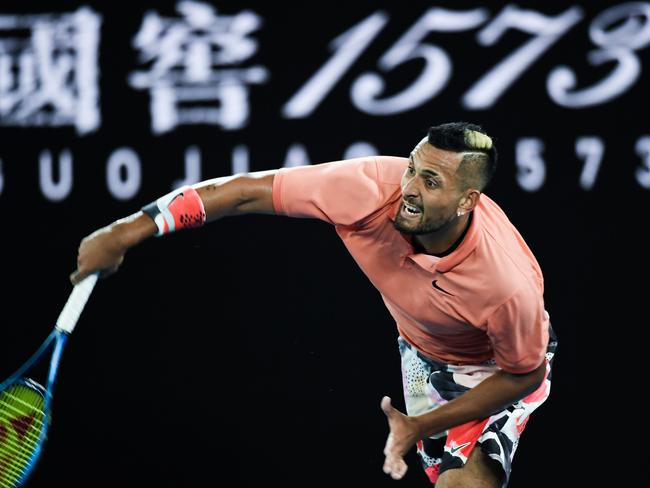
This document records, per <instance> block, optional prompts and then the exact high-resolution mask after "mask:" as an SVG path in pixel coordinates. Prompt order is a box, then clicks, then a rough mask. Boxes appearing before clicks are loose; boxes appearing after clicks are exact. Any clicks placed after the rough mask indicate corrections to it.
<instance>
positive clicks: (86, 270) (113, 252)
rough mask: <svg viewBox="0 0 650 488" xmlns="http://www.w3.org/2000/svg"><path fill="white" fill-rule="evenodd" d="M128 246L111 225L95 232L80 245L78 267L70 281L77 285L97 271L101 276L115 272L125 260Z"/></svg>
mask: <svg viewBox="0 0 650 488" xmlns="http://www.w3.org/2000/svg"><path fill="white" fill-rule="evenodd" d="M127 248H128V247H127V246H125V245H124V244H123V243H122V239H121V238H120V236H119V233H118V232H117V230H116V229H115V228H114V227H113V226H111V225H109V226H107V227H103V228H101V229H99V230H97V231H95V232H93V233H92V234H90V235H89V236H87V237H85V238H84V239H83V240H82V241H81V244H80V245H79V251H78V254H77V269H76V270H75V271H74V272H73V273H72V274H71V275H70V281H71V282H72V284H73V285H76V284H77V283H79V282H81V281H82V280H83V279H84V278H85V277H86V276H88V275H90V274H92V273H95V272H99V273H100V276H101V277H105V276H108V275H111V274H113V273H115V271H117V269H118V268H119V267H120V265H121V264H122V261H124V254H125V253H126V250H127Z"/></svg>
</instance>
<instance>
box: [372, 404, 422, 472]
mask: <svg viewBox="0 0 650 488" xmlns="http://www.w3.org/2000/svg"><path fill="white" fill-rule="evenodd" d="M381 409H382V410H383V411H384V413H385V414H386V418H387V419H388V427H389V429H390V433H389V434H388V439H387V440H386V447H385V448H384V456H386V458H385V460H384V473H386V474H388V475H390V476H391V478H393V479H394V480H400V479H402V478H403V477H404V475H405V474H406V470H407V469H408V466H407V465H406V461H405V460H404V456H405V455H406V453H407V452H408V451H409V449H411V448H412V447H413V446H414V445H415V443H416V442H417V441H418V440H420V439H419V438H420V432H419V429H418V426H417V423H416V421H415V419H414V418H413V417H408V416H407V415H404V414H403V413H402V412H400V411H399V410H397V409H396V408H395V407H393V406H392V405H391V403H390V398H389V397H384V398H382V400H381Z"/></svg>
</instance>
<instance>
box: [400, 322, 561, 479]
mask: <svg viewBox="0 0 650 488" xmlns="http://www.w3.org/2000/svg"><path fill="white" fill-rule="evenodd" d="M549 333H550V340H549V345H548V348H547V352H546V378H545V379H544V382H543V383H542V385H540V387H539V388H538V389H537V390H536V391H534V392H533V393H531V394H530V395H528V396H527V397H525V398H523V399H521V400H519V401H518V402H517V403H515V404H513V405H511V406H509V407H507V408H506V409H505V410H502V411H500V412H497V413H495V414H493V415H492V416H491V417H489V418H486V419H482V420H476V421H472V422H468V423H466V424H462V425H458V426H456V427H453V428H451V429H449V430H448V431H444V432H441V433H439V434H436V435H434V436H432V437H430V438H428V439H424V440H422V441H419V442H418V443H417V452H418V455H419V457H420V460H421V462H422V466H423V468H424V471H425V473H426V474H427V476H428V477H429V480H430V481H431V483H433V484H435V483H436V481H437V480H438V477H439V476H440V475H441V474H442V473H443V472H445V471H446V470H448V469H452V468H462V467H463V466H464V465H465V463H466V462H467V459H468V458H469V456H470V453H471V452H472V449H473V448H474V446H475V445H477V444H478V445H479V446H480V447H481V449H482V450H483V452H484V453H485V454H487V455H488V456H489V457H490V458H492V459H494V460H496V461H497V462H498V463H499V464H501V467H502V468H503V472H504V473H505V476H504V477H503V485H502V487H505V486H506V485H507V484H508V480H509V479H510V471H511V463H512V459H513V457H514V454H515V450H516V449H517V445H518V444H519V437H520V436H521V433H522V432H523V430H524V428H525V427H526V423H527V422H528V418H529V416H530V414H531V413H532V412H533V411H534V410H535V409H536V408H537V407H539V406H540V405H541V404H542V403H544V401H545V400H546V398H548V395H549V393H550V391H551V364H552V361H553V355H554V354H555V350H556V348H557V338H556V336H555V334H554V332H553V329H552V328H549ZM398 343H399V350H400V355H401V357H402V380H403V385H404V399H405V400H406V411H407V413H408V414H409V415H420V414H423V413H425V412H428V411H431V410H433V409H435V408H437V407H439V406H440V405H443V404H445V403H447V402H448V401H450V400H452V399H454V398H456V397H458V396H460V395H462V394H463V393H465V392H466V391H468V390H469V389H471V388H473V387H475V386H476V385H478V384H479V383H480V382H481V381H483V380H484V379H485V378H487V377H489V376H491V375H492V374H494V373H495V372H496V371H497V370H498V369H499V368H498V367H497V365H496V363H495V361H494V359H491V360H489V361H486V362H484V363H481V364H476V365H464V366H454V365H451V364H445V363H439V362H437V361H434V360H432V359H429V358H427V357H425V356H423V355H422V354H420V353H419V352H418V351H417V350H416V349H415V348H414V347H413V346H411V345H410V344H409V343H408V342H406V340H404V338H402V337H399V338H398Z"/></svg>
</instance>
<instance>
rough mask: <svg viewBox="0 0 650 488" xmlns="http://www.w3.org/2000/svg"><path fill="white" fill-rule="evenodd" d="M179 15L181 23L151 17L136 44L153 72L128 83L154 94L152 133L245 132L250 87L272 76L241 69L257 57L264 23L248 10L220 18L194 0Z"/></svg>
mask: <svg viewBox="0 0 650 488" xmlns="http://www.w3.org/2000/svg"><path fill="white" fill-rule="evenodd" d="M177 11H178V13H179V14H180V15H181V17H180V18H169V17H162V16H160V15H159V14H158V13H157V12H148V13H147V14H146V15H145V17H144V20H143V22H142V26H141V27H140V31H139V32H138V33H137V34H136V36H135V38H134V39H133V45H134V47H135V48H136V49H137V50H138V51H139V53H140V61H141V62H142V63H143V64H146V65H147V68H148V69H147V70H146V71H135V72H133V73H131V75H130V77H129V83H130V84H131V86H133V87H134V88H137V89H146V90H149V93H150V97H151V99H150V110H151V123H152V130H153V132H154V133H155V134H161V133H165V132H168V131H171V130H173V129H174V128H176V127H177V126H178V125H188V124H189V125H193V124H208V125H217V126H220V127H221V128H223V129H225V130H236V129H241V128H243V127H245V125H246V123H247V121H248V117H249V113H250V108H249V106H250V104H249V88H248V86H249V85H254V84H261V83H264V82H265V81H266V80H267V79H268V77H269V73H268V70H267V69H266V68H265V67H263V66H260V65H253V66H248V67H244V66H241V63H244V62H246V61H248V60H249V59H250V58H251V57H252V56H253V55H254V54H255V53H256V52H257V48H258V46H257V41H255V40H254V39H252V38H250V37H249V36H250V34H251V33H253V32H255V31H256V30H257V29H258V28H259V27H260V25H261V18H260V17H259V16H258V15H257V14H256V13H254V12H252V11H248V10H246V11H242V12H240V13H238V14H235V15H232V16H225V15H218V14H217V11H216V9H215V8H214V7H212V6H211V5H208V4H205V3H200V2H192V1H181V2H179V3H178V4H177Z"/></svg>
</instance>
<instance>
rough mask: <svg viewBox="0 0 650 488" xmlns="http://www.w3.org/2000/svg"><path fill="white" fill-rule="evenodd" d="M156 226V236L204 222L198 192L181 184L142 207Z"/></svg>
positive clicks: (203, 210) (196, 225)
mask: <svg viewBox="0 0 650 488" xmlns="http://www.w3.org/2000/svg"><path fill="white" fill-rule="evenodd" d="M142 211H143V212H144V213H146V214H147V215H148V216H149V217H151V218H152V219H153V221H154V222H155V224H156V227H158V232H157V233H156V236H162V235H165V234H169V233H171V232H176V231H179V230H181V229H189V228H193V227H201V226H202V225H203V224H205V208H204V207H203V202H202V201H201V197H200V196H199V194H198V192H197V191H196V190H195V189H194V188H192V187H191V186H183V187H181V188H179V189H177V190H174V191H173V192H171V193H168V194H167V195H163V196H162V197H160V198H159V199H158V200H156V201H154V202H152V203H150V204H149V205H146V206H144V207H142Z"/></svg>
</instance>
